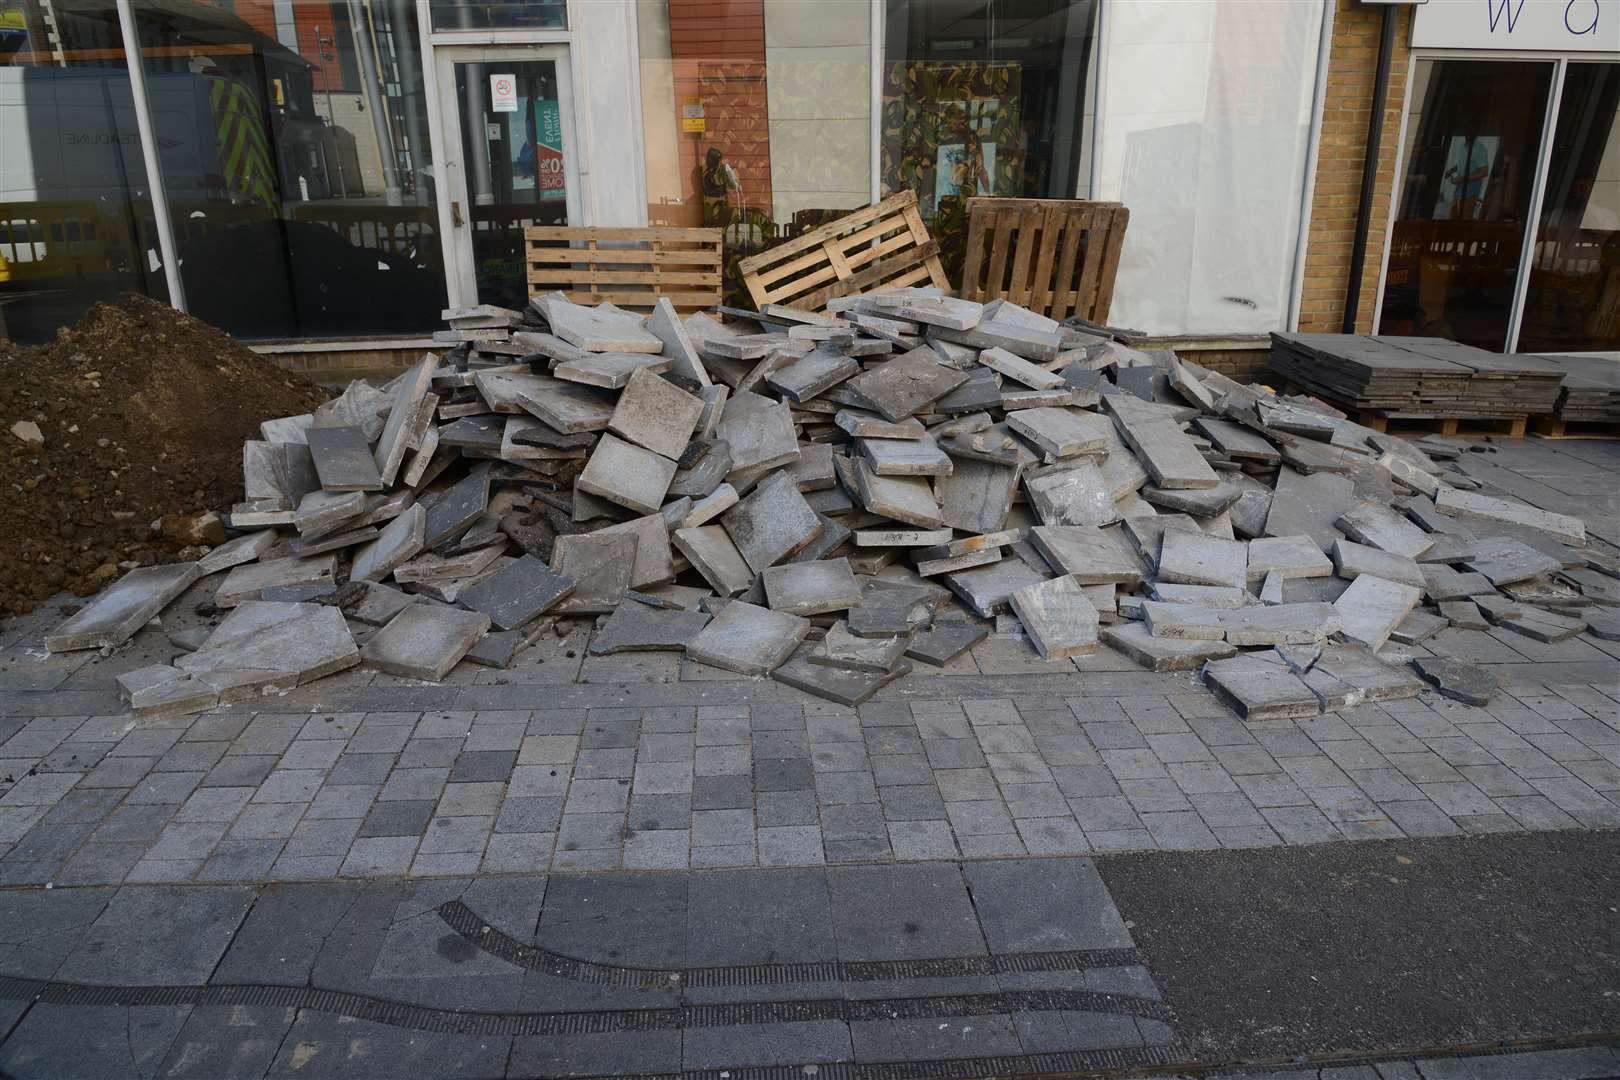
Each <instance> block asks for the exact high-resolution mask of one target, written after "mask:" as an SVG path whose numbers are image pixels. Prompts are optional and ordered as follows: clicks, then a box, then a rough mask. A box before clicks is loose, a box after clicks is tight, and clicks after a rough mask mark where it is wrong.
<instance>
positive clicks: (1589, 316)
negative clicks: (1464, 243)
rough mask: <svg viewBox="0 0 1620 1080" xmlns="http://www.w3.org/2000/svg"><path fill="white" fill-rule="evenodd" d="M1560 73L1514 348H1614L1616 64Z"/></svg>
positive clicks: (1619, 236) (1619, 287) (1618, 284)
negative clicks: (1560, 93)
mask: <svg viewBox="0 0 1620 1080" xmlns="http://www.w3.org/2000/svg"><path fill="white" fill-rule="evenodd" d="M1565 70H1566V74H1565V76H1564V93H1563V97H1562V99H1561V100H1560V102H1559V106H1558V126H1557V128H1556V129H1555V131H1554V134H1553V147H1552V155H1551V160H1550V162H1549V164H1548V170H1547V185H1546V190H1545V193H1544V194H1543V196H1542V201H1541V221H1540V222H1539V224H1538V228H1537V232H1536V247H1535V251H1534V252H1533V254H1532V259H1531V263H1530V286H1529V292H1528V293H1527V294H1526V297H1525V304H1524V319H1523V322H1522V324H1521V326H1520V329H1519V345H1518V351H1519V352H1554V351H1571V350H1575V351H1585V350H1614V349H1620V64H1593V63H1572V64H1570V65H1569V67H1568V68H1566V69H1565Z"/></svg>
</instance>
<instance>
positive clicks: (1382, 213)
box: [1299, 0, 1411, 333]
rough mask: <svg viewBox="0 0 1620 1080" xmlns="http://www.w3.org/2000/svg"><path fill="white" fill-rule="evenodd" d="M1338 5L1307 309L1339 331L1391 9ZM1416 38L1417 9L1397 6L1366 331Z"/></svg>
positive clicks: (1365, 284)
mask: <svg viewBox="0 0 1620 1080" xmlns="http://www.w3.org/2000/svg"><path fill="white" fill-rule="evenodd" d="M1336 3H1337V7H1336V9H1335V12H1334V17H1333V51H1332V55H1331V58H1330V59H1329V62H1328V85H1327V103H1326V106H1325V108H1324V109H1323V111H1322V144H1321V148H1320V149H1319V150H1318V152H1317V158H1316V190H1315V193H1314V194H1313V196H1312V199H1311V228H1310V238H1309V241H1308V243H1307V246H1306V249H1305V289H1304V293H1303V295H1302V297H1301V300H1300V314H1299V328H1300V329H1301V330H1305V331H1329V332H1335V333H1336V332H1337V331H1338V330H1339V329H1340V328H1341V324H1342V321H1343V319H1344V300H1345V291H1346V288H1347V286H1348V284H1349V278H1350V255H1351V249H1352V248H1353V247H1354V244H1355V234H1356V206H1357V203H1358V201H1359V200H1360V197H1361V170H1362V167H1363V163H1364V160H1365V154H1364V149H1365V147H1366V145H1367V121H1368V119H1369V118H1370V115H1371V112H1372V93H1373V80H1374V76H1375V73H1376V71H1377V68H1378V40H1379V33H1380V23H1381V21H1382V17H1383V10H1384V9H1383V8H1382V7H1381V6H1377V5H1371V4H1364V3H1362V2H1361V0H1336ZM1410 40H1411V9H1410V8H1408V7H1404V6H1403V7H1399V8H1396V9H1395V47H1394V49H1393V51H1392V52H1391V59H1390V74H1389V97H1388V100H1387V104H1386V108H1385V111H1384V130H1383V138H1382V140H1381V143H1380V147H1379V153H1378V174H1377V183H1376V185H1375V187H1374V198H1373V214H1372V221H1371V226H1370V228H1369V230H1368V234H1367V259H1366V263H1365V265H1364V266H1363V269H1362V278H1361V300H1360V303H1359V304H1358V306H1357V312H1356V329H1357V331H1358V332H1360V333H1368V332H1370V330H1371V328H1372V313H1373V306H1374V305H1375V304H1376V303H1377V300H1378V295H1377V294H1378V268H1379V265H1380V263H1381V262H1382V260H1383V253H1384V229H1385V226H1386V223H1387V221H1388V218H1389V208H1390V192H1391V191H1392V190H1393V189H1394V184H1395V155H1396V149H1397V141H1398V140H1399V138H1400V127H1401V101H1402V99H1403V98H1404V96H1405V94H1406V66H1407V55H1408V53H1409V52H1410V51H1411V50H1410V49H1409V47H1408V44H1407V43H1408V42H1409V41H1410Z"/></svg>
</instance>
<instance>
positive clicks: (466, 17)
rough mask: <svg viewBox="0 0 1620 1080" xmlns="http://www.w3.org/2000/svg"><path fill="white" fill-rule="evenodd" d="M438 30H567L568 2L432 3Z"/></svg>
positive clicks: (496, 0)
mask: <svg viewBox="0 0 1620 1080" xmlns="http://www.w3.org/2000/svg"><path fill="white" fill-rule="evenodd" d="M428 10H429V11H431V12H432V13H433V29H435V30H564V29H567V27H568V2H567V0H488V2H479V0H429V3H428Z"/></svg>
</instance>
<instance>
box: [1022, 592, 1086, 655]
mask: <svg viewBox="0 0 1620 1080" xmlns="http://www.w3.org/2000/svg"><path fill="white" fill-rule="evenodd" d="M1008 600H1009V602H1010V603H1011V605H1012V610H1013V614H1015V615H1017V616H1018V621H1019V622H1021V623H1023V624H1024V632H1025V633H1026V634H1028V635H1029V639H1030V641H1031V642H1033V643H1034V645H1035V648H1036V650H1037V651H1039V652H1040V654H1041V659H1042V660H1047V661H1052V660H1067V659H1069V658H1071V657H1075V656H1085V655H1087V654H1088V653H1093V652H1096V651H1097V630H1098V625H1099V620H1098V617H1097V609H1096V608H1095V607H1094V606H1093V605H1092V603H1091V601H1090V600H1089V599H1087V597H1086V592H1085V587H1084V586H1082V585H1081V584H1080V583H1079V582H1078V581H1076V580H1075V579H1074V578H1072V577H1060V578H1054V579H1053V580H1051V581H1043V582H1041V583H1039V584H1037V585H1026V586H1024V587H1023V588H1021V589H1016V590H1014V591H1013V593H1012V595H1011V596H1010V597H1009V598H1008Z"/></svg>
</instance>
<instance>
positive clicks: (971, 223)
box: [962, 199, 990, 299]
mask: <svg viewBox="0 0 1620 1080" xmlns="http://www.w3.org/2000/svg"><path fill="white" fill-rule="evenodd" d="M989 214H990V208H989V207H988V206H985V205H984V204H983V203H981V202H979V201H978V200H977V199H973V200H970V201H969V203H968V234H967V253H966V254H965V255H964V256H963V258H962V295H963V296H964V297H966V298H968V299H977V298H978V294H979V273H980V269H981V266H982V264H983V262H984V219H985V218H986V217H988V216H989Z"/></svg>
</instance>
